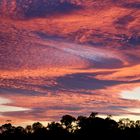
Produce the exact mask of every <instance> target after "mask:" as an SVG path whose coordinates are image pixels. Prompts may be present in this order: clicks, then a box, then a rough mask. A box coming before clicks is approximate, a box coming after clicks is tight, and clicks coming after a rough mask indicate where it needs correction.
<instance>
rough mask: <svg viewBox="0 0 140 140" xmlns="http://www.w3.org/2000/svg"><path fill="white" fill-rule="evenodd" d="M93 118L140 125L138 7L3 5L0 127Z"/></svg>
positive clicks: (106, 0) (135, 2) (47, 2)
mask: <svg viewBox="0 0 140 140" xmlns="http://www.w3.org/2000/svg"><path fill="white" fill-rule="evenodd" d="M91 112H99V114H101V115H105V114H111V115H113V116H114V117H116V118H123V117H125V118H127V117H129V118H131V119H134V120H135V119H140V0H0V124H1V123H5V122H6V121H7V120H12V123H13V124H21V125H22V124H26V123H31V122H34V121H40V122H47V121H57V120H59V119H60V117H61V116H62V115H65V114H70V115H73V116H75V117H77V116H78V115H89V114H90V113H91Z"/></svg>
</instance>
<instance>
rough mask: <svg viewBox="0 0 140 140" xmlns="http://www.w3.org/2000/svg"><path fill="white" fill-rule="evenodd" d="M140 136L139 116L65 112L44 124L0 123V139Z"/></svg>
mask: <svg viewBox="0 0 140 140" xmlns="http://www.w3.org/2000/svg"><path fill="white" fill-rule="evenodd" d="M139 137H140V120H137V121H132V120H130V119H128V118H123V119H120V120H119V121H118V122H116V121H115V120H113V119H112V118H111V117H110V116H107V117H106V118H105V119H104V118H101V117H99V116H97V113H94V112H93V113H91V114H90V115H89V117H86V116H78V117H77V119H76V118H75V117H73V116H71V115H64V116H63V117H62V118H61V120H60V122H51V123H49V124H48V125H47V126H46V127H44V126H43V125H42V124H41V123H40V122H35V123H33V124H32V125H27V126H26V127H25V128H23V127H21V126H17V127H16V126H13V125H12V124H11V123H7V124H4V125H1V126H0V140H10V139H12V140H32V139H33V140H40V139H41V140H53V139H55V140H56V139H58V140H82V139H83V140H85V139H87V140H90V139H96V138H97V139H103V138H104V139H107V140H119V139H124V140H125V139H128V140H129V139H131V140H136V139H138V138H139Z"/></svg>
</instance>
